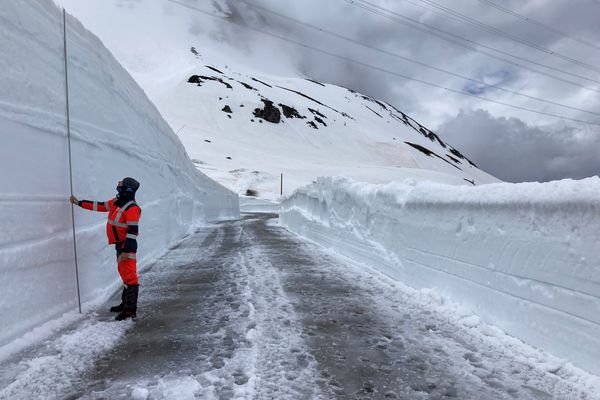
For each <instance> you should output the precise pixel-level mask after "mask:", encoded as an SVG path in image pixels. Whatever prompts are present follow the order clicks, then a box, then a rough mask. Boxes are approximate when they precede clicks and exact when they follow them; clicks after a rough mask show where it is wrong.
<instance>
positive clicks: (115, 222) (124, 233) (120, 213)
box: [79, 199, 142, 252]
mask: <svg viewBox="0 0 600 400" xmlns="http://www.w3.org/2000/svg"><path fill="white" fill-rule="evenodd" d="M115 202H116V199H111V200H108V201H103V202H98V201H89V200H82V201H81V202H80V204H79V205H80V206H81V207H82V208H85V209H86V210H92V211H98V212H108V221H107V222H106V236H107V238H108V244H115V243H122V242H125V241H126V239H129V240H128V241H131V242H134V241H135V240H136V239H137V235H138V223H139V221H140V215H141V213H142V210H141V208H140V207H139V206H138V205H137V203H136V202H135V201H134V200H131V201H129V202H127V203H125V204H124V205H123V207H118V206H117V205H115ZM128 247H131V246H128ZM135 247H136V248H137V243H136V245H135ZM129 251H133V252H135V250H134V249H131V250H129Z"/></svg>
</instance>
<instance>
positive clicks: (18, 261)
mask: <svg viewBox="0 0 600 400" xmlns="http://www.w3.org/2000/svg"><path fill="white" fill-rule="evenodd" d="M67 17H68V18H67V37H68V39H67V40H68V49H69V59H68V60H69V64H68V67H69V72H70V76H69V88H70V94H71V96H70V103H71V127H72V154H73V167H74V175H73V180H74V181H73V184H74V192H75V194H76V195H77V196H78V197H79V198H80V199H91V200H107V199H110V198H112V197H114V195H115V193H116V190H115V187H116V185H117V182H118V181H119V180H120V179H122V178H123V177H125V176H133V177H135V178H136V179H138V180H139V181H140V182H141V187H140V189H139V191H138V196H137V199H138V202H139V204H140V205H141V207H142V209H143V212H142V218H141V221H140V238H139V250H138V255H139V258H138V265H139V268H141V269H143V267H144V265H145V264H147V263H148V261H150V260H151V259H153V258H155V257H156V256H157V255H159V254H160V253H162V252H164V251H165V250H167V248H168V247H169V245H170V244H172V243H173V242H174V241H176V240H178V239H179V238H181V237H182V236H183V235H184V234H185V233H186V232H188V231H189V230H190V229H191V228H192V227H193V226H194V225H195V224H198V223H199V222H201V221H207V220H214V219H220V218H226V217H237V216H239V207H238V198H237V195H235V194H233V193H232V192H230V191H228V190H226V189H225V188H223V187H222V186H220V185H218V184H217V183H215V182H213V181H212V180H210V179H208V178H207V177H206V176H204V175H203V174H201V173H200V172H198V171H197V170H196V169H195V168H194V166H193V164H192V163H191V161H190V160H189V158H188V156H187V155H186V152H185V150H184V148H183V146H182V144H181V143H180V142H179V140H178V138H177V137H176V136H175V135H174V134H173V132H172V130H171V129H170V128H169V126H168V125H167V123H166V122H165V121H164V120H163V119H162V117H161V116H160V114H159V113H158V111H157V110H156V108H155V107H154V106H153V105H152V103H151V102H150V101H149V100H148V98H147V97H146V95H145V94H144V92H143V91H142V89H141V88H140V87H139V86H138V85H137V84H136V83H135V81H134V80H133V79H132V78H131V77H130V76H129V74H128V73H127V72H126V71H125V70H124V69H123V68H122V67H121V66H120V65H119V63H118V62H117V61H116V60H115V59H114V58H113V57H112V55H111V54H110V52H109V51H108V50H107V49H106V48H105V47H104V45H103V44H102V43H101V42H100V40H99V39H97V38H96V37H95V36H94V35H93V34H91V33H90V32H88V31H87V30H86V29H85V28H83V26H82V25H81V24H80V23H79V22H78V21H77V20H75V19H74V18H72V17H69V16H67ZM0 45H1V46H0V47H1V48H2V52H0V70H2V74H0V87H1V90H0V130H1V133H0V187H1V192H0V223H1V225H2V230H0V310H2V312H1V313H0V326H2V330H1V331H0V344H3V343H6V342H8V341H10V340H11V339H13V338H16V337H18V336H19V335H21V334H22V333H23V332H25V331H27V330H29V329H31V328H32V327H34V326H37V325H39V324H41V323H43V322H45V321H48V320H50V319H53V318H54V317H56V316H59V315H60V314H61V313H63V312H65V311H67V310H72V309H73V308H74V307H76V305H77V295H76V293H77V292H76V280H75V266H74V255H73V253H74V252H73V239H72V231H71V208H70V204H69V203H68V197H69V164H68V150H67V149H68V147H67V135H66V118H65V110H66V106H65V98H66V96H65V79H64V59H63V28H62V11H61V10H60V9H59V8H58V7H56V6H55V5H54V4H53V3H52V2H51V1H49V0H32V1H3V2H0ZM75 221H76V231H77V245H78V256H79V257H78V260H79V275H80V276H79V277H80V282H81V293H82V297H83V300H84V301H87V300H91V299H95V298H98V297H100V296H102V295H104V294H106V292H107V291H108V290H109V289H114V287H115V286H114V285H115V284H117V282H118V281H119V278H118V274H117V271H116V266H115V255H114V248H112V247H109V246H108V245H107V244H106V235H105V227H104V226H105V223H106V214H104V213H93V212H88V211H84V210H82V209H80V208H76V209H75ZM140 280H141V282H140V283H141V285H142V289H141V290H142V291H143V274H142V276H141V278H140Z"/></svg>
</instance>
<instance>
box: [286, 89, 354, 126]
mask: <svg viewBox="0 0 600 400" xmlns="http://www.w3.org/2000/svg"><path fill="white" fill-rule="evenodd" d="M277 87H278V88H279V89H283V90H287V91H288V92H292V93H296V94H297V95H299V96H302V97H304V98H306V99H308V100H310V101H314V102H315V103H317V104H318V105H321V106H323V107H327V108H329V109H330V110H332V111H335V112H336V113H338V114H341V115H343V116H344V117H346V118H350V119H352V120H353V119H354V118H352V117H351V116H350V115H348V114H346V113H345V112H343V111H338V110H336V109H335V108H333V107H329V106H328V105H327V104H323V103H321V102H320V101H319V100H317V99H313V98H312V97H310V96H307V95H305V94H304V93H302V92H299V91H297V90H293V89H288V88H286V87H283V86H279V85H277Z"/></svg>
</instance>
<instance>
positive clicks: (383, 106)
mask: <svg viewBox="0 0 600 400" xmlns="http://www.w3.org/2000/svg"><path fill="white" fill-rule="evenodd" d="M375 102H376V103H377V104H379V105H380V106H381V108H383V109H384V110H386V111H387V107H386V106H385V104H384V103H382V102H381V101H379V100H375Z"/></svg>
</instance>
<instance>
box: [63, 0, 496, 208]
mask: <svg viewBox="0 0 600 400" xmlns="http://www.w3.org/2000/svg"><path fill="white" fill-rule="evenodd" d="M63 3H64V4H65V6H66V7H67V10H69V11H70V12H73V13H74V14H75V15H77V16H79V17H80V18H82V20H83V21H86V22H89V24H90V26H91V27H92V29H93V30H95V31H96V32H97V33H98V34H99V35H100V36H101V37H102V38H103V39H104V40H105V41H106V42H107V44H108V46H109V47H110V48H111V49H113V50H114V51H115V52H116V54H117V57H120V60H121V61H122V62H123V63H124V65H125V66H126V67H127V68H128V69H129V70H130V72H131V73H132V74H133V75H134V77H136V79H138V81H139V83H140V84H141V85H142V87H144V88H145V90H147V92H148V93H149V96H150V97H151V98H152V100H153V101H154V102H155V104H156V105H157V107H158V108H159V110H160V111H161V113H162V115H163V116H164V117H165V119H166V120H167V121H168V122H169V124H170V125H171V127H172V128H173V130H175V131H176V132H177V133H178V135H179V137H180V139H181V140H182V142H183V143H184V145H185V147H186V150H187V152H188V154H189V155H190V157H191V158H192V159H193V160H194V162H195V163H196V166H197V167H198V169H200V170H201V171H203V172H204V173H206V174H207V175H209V176H210V177H212V178H214V179H216V180H218V181H219V182H221V183H223V184H225V185H226V186H228V187H229V188H231V189H233V190H234V191H236V192H237V193H239V194H246V193H248V194H257V195H258V196H260V197H265V198H275V197H277V196H278V195H279V190H280V181H279V180H280V174H283V181H284V184H283V186H284V193H290V192H291V191H292V190H293V189H295V188H297V187H298V186H301V185H304V184H307V183H310V182H311V181H312V180H313V179H315V178H316V177H318V176H322V175H329V176H331V175H345V176H349V177H352V178H355V179H358V180H361V181H366V182H373V183H381V182H389V181H398V180H404V179H406V178H416V179H426V180H433V181H438V182H444V183H451V184H466V185H469V184H475V185H478V184H483V183H490V182H495V181H497V179H495V178H494V177H492V176H490V175H488V174H486V173H485V172H483V171H481V170H479V169H478V168H477V167H476V166H475V165H474V164H473V163H472V162H471V161H469V160H468V159H467V158H466V157H464V156H463V154H461V152H460V149H455V148H454V147H452V145H451V144H449V143H446V142H445V141H444V140H443V139H442V137H441V136H440V135H439V134H437V133H435V132H432V131H431V130H429V129H428V128H427V127H426V124H425V123H419V122H417V121H415V120H414V119H412V118H411V117H410V116H409V115H407V114H405V113H403V112H402V110H401V109H399V108H401V107H397V106H395V105H392V104H388V103H385V102H383V101H379V100H378V99H374V98H371V97H369V96H366V95H364V94H361V93H358V92H356V91H354V90H352V88H344V87H339V86H336V85H330V84H327V83H322V82H317V81H314V80H311V79H310V78H309V77H306V76H304V75H303V73H302V72H300V69H299V68H298V67H297V65H295V64H294V62H292V61H290V60H289V59H288V55H286V54H285V53H283V52H281V51H280V50H279V47H278V46H277V45H276V44H275V43H273V42H272V41H271V40H269V38H265V37H261V38H260V40H257V39H256V38H253V37H249V38H248V43H245V44H240V43H237V42H235V40H234V37H235V36H233V35H232V34H231V31H230V30H231V29H242V28H240V27H238V26H236V25H228V23H227V22H226V21H223V20H218V19H217V20H216V21H215V20H214V19H213V18H212V17H209V16H206V15H205V14H203V13H200V12H198V10H201V9H206V10H210V11H211V12H215V13H216V15H221V16H225V18H226V19H227V18H229V19H235V18H254V19H256V18H258V19H260V15H255V14H252V15H244V16H240V15H239V10H238V9H236V8H233V7H232V6H231V5H230V4H229V3H228V2H222V3H215V2H213V3H212V5H209V4H196V3H194V2H166V3H162V2H158V4H157V2H147V1H139V2H123V1H103V2H98V1H96V2H85V5H84V4H83V3H81V2H74V1H71V0H63ZM90 3H92V4H90ZM184 5H188V6H191V7H192V8H189V7H185V6H184ZM200 6H202V7H200ZM211 7H212V8H211ZM109 15H110V16H111V17H110V20H109ZM112 16H114V17H112ZM144 21H146V22H144ZM158 21H160V25H158V24H157V23H158ZM150 23H152V24H154V27H153V28H152V29H150V27H149V26H148V25H145V24H150ZM133 26H135V28H136V29H133V28H132V27H133ZM145 29H148V30H147V31H146V30H145ZM142 32H143V33H142ZM146 32H149V35H150V37H146ZM140 35H141V36H143V37H144V39H145V40H146V41H149V42H151V45H149V44H148V43H147V42H142V41H141V39H140V38H139V37H138V36H140ZM269 50H270V51H271V53H270V54H269ZM324 61H326V60H324Z"/></svg>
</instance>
